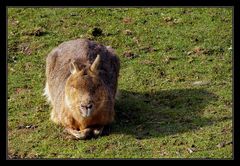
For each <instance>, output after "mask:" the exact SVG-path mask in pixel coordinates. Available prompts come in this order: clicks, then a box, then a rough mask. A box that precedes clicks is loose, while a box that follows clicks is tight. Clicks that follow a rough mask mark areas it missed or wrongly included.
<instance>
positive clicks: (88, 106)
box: [81, 103, 93, 109]
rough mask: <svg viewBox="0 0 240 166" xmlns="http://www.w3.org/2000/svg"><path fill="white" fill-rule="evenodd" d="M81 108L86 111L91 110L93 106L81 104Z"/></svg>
mask: <svg viewBox="0 0 240 166" xmlns="http://www.w3.org/2000/svg"><path fill="white" fill-rule="evenodd" d="M81 107H83V108H86V109H91V108H92V107H93V105H92V104H91V103H89V104H86V105H85V104H81Z"/></svg>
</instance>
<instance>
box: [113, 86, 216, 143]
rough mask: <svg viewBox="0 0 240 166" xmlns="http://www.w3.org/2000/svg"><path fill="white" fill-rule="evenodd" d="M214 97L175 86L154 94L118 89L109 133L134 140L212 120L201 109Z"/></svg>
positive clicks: (207, 123) (168, 133) (196, 127)
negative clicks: (113, 120) (204, 115)
mask: <svg viewBox="0 0 240 166" xmlns="http://www.w3.org/2000/svg"><path fill="white" fill-rule="evenodd" d="M216 100H217V96H215V95H214V94H212V93H209V92H207V91H206V90H204V89H174V90H163V91H159V92H153V93H136V92H131V91H125V90H120V98H119V99H118V100H117V101H116V105H115V110H116V118H115V119H116V121H115V123H114V124H113V125H112V127H111V132H112V133H123V134H131V135H134V136H136V138H137V139H143V138H151V137H161V136H166V135H174V134H177V133H182V132H186V131H190V130H195V129H199V128H201V127H203V126H206V125H211V124H212V123H213V120H212V119H208V118H205V117H203V116H202V113H203V109H204V107H206V106H207V105H208V104H209V103H210V102H214V101H216Z"/></svg>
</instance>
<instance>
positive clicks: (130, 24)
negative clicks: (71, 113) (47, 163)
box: [8, 8, 233, 158]
mask: <svg viewBox="0 0 240 166" xmlns="http://www.w3.org/2000/svg"><path fill="white" fill-rule="evenodd" d="M76 38H89V39H91V40H95V41H97V42H99V43H101V44H104V45H111V46H112V47H113V48H114V49H115V50H116V53H117V55H119V58H120V60H121V70H120V77H119V85H118V87H119V94H120V95H119V97H118V100H117V101H116V106H115V109H116V120H115V122H114V123H113V124H112V126H111V133H110V135H108V136H103V137H100V138H97V139H90V140H84V141H77V140H73V139H71V138H70V137H69V136H68V135H67V134H66V133H64V130H63V128H62V127H60V126H56V125H55V124H53V123H52V122H51V121H50V120H49V112H50V107H49V105H48V104H47V103H46V101H45V98H44V97H43V96H42V93H43V88H44V83H45V59H46V56H47V54H48V53H49V52H50V51H51V50H52V49H53V48H54V47H56V46H57V45H58V44H60V43H61V42H63V41H67V40H72V39H76ZM231 48H232V9H231V8H65V9H64V8H8V155H9V158H232V156H233V155H232V50H231Z"/></svg>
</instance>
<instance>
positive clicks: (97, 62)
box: [90, 54, 100, 73]
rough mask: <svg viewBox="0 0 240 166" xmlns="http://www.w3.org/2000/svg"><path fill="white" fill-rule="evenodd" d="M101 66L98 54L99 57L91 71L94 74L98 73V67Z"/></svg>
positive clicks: (98, 56)
mask: <svg viewBox="0 0 240 166" xmlns="http://www.w3.org/2000/svg"><path fill="white" fill-rule="evenodd" d="M99 64H100V55H99V54H98V55H97V57H96V58H95V60H94V62H93V64H92V65H91V67H90V70H91V71H92V72H95V73H98V66H99Z"/></svg>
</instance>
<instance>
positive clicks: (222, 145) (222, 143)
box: [217, 141, 226, 148]
mask: <svg viewBox="0 0 240 166" xmlns="http://www.w3.org/2000/svg"><path fill="white" fill-rule="evenodd" d="M225 145H226V142H225V141H223V142H220V143H219V144H218V145H217V147H218V148H223V147H225Z"/></svg>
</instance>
